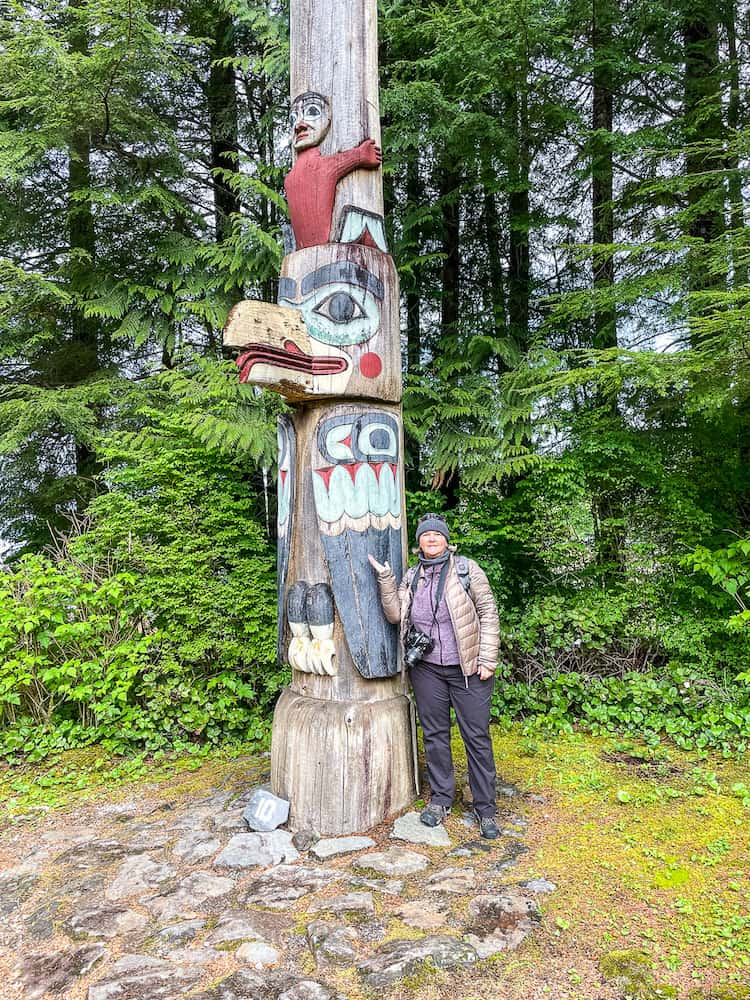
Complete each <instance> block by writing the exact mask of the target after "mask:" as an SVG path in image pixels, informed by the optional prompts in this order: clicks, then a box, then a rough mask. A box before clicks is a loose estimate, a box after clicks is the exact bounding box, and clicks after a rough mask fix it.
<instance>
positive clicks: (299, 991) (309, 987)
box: [276, 979, 344, 1000]
mask: <svg viewBox="0 0 750 1000" xmlns="http://www.w3.org/2000/svg"><path fill="white" fill-rule="evenodd" d="M276 1000H336V998H335V996H334V994H333V993H332V992H331V990H329V989H328V987H327V986H321V984H320V983H316V982H315V981H314V980H312V979H299V980H298V981H297V982H296V983H294V985H293V986H290V987H289V988H288V989H286V990H284V991H283V992H282V993H279V995H278V996H277V998H276ZM341 1000H344V998H343V997H342V998H341Z"/></svg>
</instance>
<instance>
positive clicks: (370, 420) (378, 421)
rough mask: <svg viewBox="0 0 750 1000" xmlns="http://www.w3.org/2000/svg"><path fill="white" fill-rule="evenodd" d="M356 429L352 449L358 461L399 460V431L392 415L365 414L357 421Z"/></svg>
mask: <svg viewBox="0 0 750 1000" xmlns="http://www.w3.org/2000/svg"><path fill="white" fill-rule="evenodd" d="M354 430H355V433H353V434H352V439H353V447H352V450H353V451H354V455H355V458H357V460H358V461H365V462H397V461H398V444H399V431H398V426H397V425H396V423H395V421H394V420H393V419H392V418H391V417H388V416H386V415H383V416H380V417H379V418H378V417H376V416H374V415H371V414H365V415H364V416H362V417H360V418H359V419H358V420H357V421H356V422H355V427H354Z"/></svg>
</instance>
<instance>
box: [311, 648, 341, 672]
mask: <svg viewBox="0 0 750 1000" xmlns="http://www.w3.org/2000/svg"><path fill="white" fill-rule="evenodd" d="M335 658H336V646H335V644H334V641H333V639H313V640H312V641H311V643H310V650H309V653H308V663H310V664H311V666H312V669H313V671H314V672H315V673H316V674H320V675H321V676H328V677H335V675H336V674H337V673H338V670H337V667H336V664H335V662H334V660H335Z"/></svg>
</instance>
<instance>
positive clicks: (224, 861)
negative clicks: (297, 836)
mask: <svg viewBox="0 0 750 1000" xmlns="http://www.w3.org/2000/svg"><path fill="white" fill-rule="evenodd" d="M297 858H299V851H298V850H297V848H296V847H295V846H294V844H292V835H291V833H288V832H287V831H286V830H274V831H273V832H272V833H238V834H237V835H236V836H234V837H232V839H231V840H230V841H229V843H228V844H227V846H226V847H225V848H224V850H223V851H222V852H221V854H219V855H218V857H217V858H216V860H215V861H214V868H258V867H266V866H267V865H278V864H279V863H280V862H282V861H296V860H297Z"/></svg>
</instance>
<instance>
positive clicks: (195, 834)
mask: <svg viewBox="0 0 750 1000" xmlns="http://www.w3.org/2000/svg"><path fill="white" fill-rule="evenodd" d="M220 847H221V841H220V840H219V839H218V837H214V835H213V834H212V833H209V832H208V831H207V830H193V831H192V833H186V834H185V836H184V837H180V839H179V840H178V841H177V843H176V844H175V845H174V847H173V848H172V854H174V856H175V857H176V858H181V859H182V860H183V861H185V862H186V863H187V864H192V863H193V862H194V861H202V860H203V859H204V858H210V857H211V856H212V855H214V854H216V852H217V851H218V850H219V848H220Z"/></svg>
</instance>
